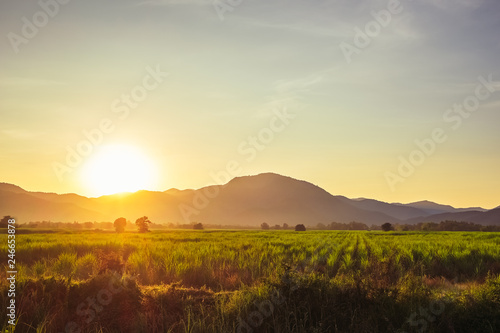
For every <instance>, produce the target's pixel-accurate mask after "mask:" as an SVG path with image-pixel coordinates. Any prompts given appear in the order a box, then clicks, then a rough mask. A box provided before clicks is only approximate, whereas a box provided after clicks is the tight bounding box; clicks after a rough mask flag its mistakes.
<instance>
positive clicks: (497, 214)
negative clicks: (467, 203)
mask: <svg viewBox="0 0 500 333" xmlns="http://www.w3.org/2000/svg"><path fill="white" fill-rule="evenodd" d="M441 221H458V222H472V223H477V224H482V225H498V226H500V208H496V209H492V210H488V211H477V210H472V211H465V212H458V213H441V214H435V215H430V216H426V217H423V218H414V219H409V220H407V221H406V223H409V224H415V223H419V222H435V223H439V222H441Z"/></svg>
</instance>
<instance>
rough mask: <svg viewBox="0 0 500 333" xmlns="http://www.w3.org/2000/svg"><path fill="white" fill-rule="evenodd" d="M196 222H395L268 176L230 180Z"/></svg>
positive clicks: (309, 187) (306, 186)
mask: <svg viewBox="0 0 500 333" xmlns="http://www.w3.org/2000/svg"><path fill="white" fill-rule="evenodd" d="M201 190H203V189H201ZM197 218H198V220H200V221H206V222H209V223H216V221H219V223H223V224H236V223H241V224H256V223H259V224H260V223H262V222H267V223H269V224H282V223H285V222H286V223H288V224H295V223H305V224H309V225H315V224H317V223H329V222H332V221H337V222H351V221H366V223H375V224H381V223H384V222H397V221H398V220H397V219H396V218H394V217H391V216H389V215H387V214H384V213H380V212H372V211H367V210H363V209H360V208H356V207H354V206H352V205H350V204H349V203H346V202H343V201H342V200H340V199H338V198H336V197H334V196H333V195H331V194H330V193H328V192H326V191H325V190H323V189H322V188H320V187H318V186H316V185H313V184H311V183H308V182H305V181H300V180H296V179H293V178H290V177H285V176H281V175H277V174H272V173H266V174H260V175H257V176H247V177H239V178H235V179H233V180H231V181H230V182H229V183H228V184H226V185H225V186H224V187H222V188H221V189H220V194H219V195H218V196H217V197H216V198H214V199H213V200H212V201H211V202H210V205H209V206H208V207H207V208H206V209H204V210H202V211H201V212H200V214H199V216H198V217H197Z"/></svg>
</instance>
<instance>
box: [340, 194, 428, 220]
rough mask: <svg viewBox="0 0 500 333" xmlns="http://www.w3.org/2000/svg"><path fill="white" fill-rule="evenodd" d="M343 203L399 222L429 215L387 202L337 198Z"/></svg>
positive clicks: (409, 207) (417, 209)
mask: <svg viewBox="0 0 500 333" xmlns="http://www.w3.org/2000/svg"><path fill="white" fill-rule="evenodd" d="M337 198H339V199H340V200H342V201H343V202H346V203H349V204H351V205H352V206H354V207H356V208H360V209H364V210H370V211H374V212H381V213H384V214H387V215H389V216H392V217H395V218H397V219H400V220H407V219H410V218H415V217H422V216H428V215H430V214H429V213H428V212H427V211H426V210H423V209H419V208H416V207H411V206H406V205H394V204H389V203H387V202H382V201H377V200H373V199H364V198H360V199H348V198H346V197H343V196H337Z"/></svg>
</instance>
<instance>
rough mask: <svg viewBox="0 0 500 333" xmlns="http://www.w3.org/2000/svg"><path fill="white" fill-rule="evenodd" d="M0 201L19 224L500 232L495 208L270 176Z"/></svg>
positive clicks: (0, 190) (5, 188) (0, 194)
mask: <svg viewBox="0 0 500 333" xmlns="http://www.w3.org/2000/svg"><path fill="white" fill-rule="evenodd" d="M210 193H212V194H210ZM214 193H216V194H217V195H215V196H214V195H213V194H214ZM16 195H17V196H16ZM0 199H2V200H1V201H0V212H1V213H0V215H1V214H2V213H3V214H4V215H11V216H15V215H17V216H18V218H19V219H21V220H24V221H41V220H52V221H54V220H61V222H73V221H80V222H85V221H104V220H106V221H114V219H116V218H117V217H120V216H125V217H127V218H130V219H134V218H136V217H137V216H143V215H147V216H149V217H150V219H151V220H153V221H155V222H156V223H181V224H182V223H192V222H203V223H209V224H227V225H248V226H255V225H260V223H262V222H267V223H269V224H282V223H288V224H289V225H292V224H295V223H297V224H298V223H303V224H306V225H309V226H312V225H316V224H317V223H324V224H327V223H330V222H334V221H335V222H343V223H348V222H351V221H357V222H363V223H366V224H368V225H370V224H376V225H380V224H382V223H385V222H390V223H412V224H413V223H419V222H433V221H437V220H439V219H454V220H462V219H466V220H467V221H469V220H470V221H469V222H474V223H476V222H477V221H480V224H484V223H493V224H498V225H500V209H499V210H498V212H497V211H495V209H493V210H486V209H483V208H480V207H476V208H475V207H473V208H455V207H453V206H449V205H442V204H438V203H435V202H431V201H425V200H424V201H417V202H413V203H409V204H401V203H387V202H383V201H378V200H374V199H367V198H357V199H350V198H347V197H345V196H341V195H332V194H331V193H329V192H328V191H326V190H325V189H323V188H321V187H320V186H318V185H315V184H312V183H310V182H307V181H305V180H299V179H295V178H292V177H289V176H283V175H280V174H276V173H272V172H268V173H262V174H258V175H248V176H241V177H236V178H233V179H231V180H230V181H229V182H227V183H226V184H224V185H211V186H206V187H202V188H200V189H185V190H180V189H175V188H171V189H168V190H166V191H147V190H141V191H137V192H133V193H120V194H112V195H106V196H101V197H96V198H93V197H85V196H81V195H78V194H75V193H65V194H57V193H50V192H31V191H26V190H24V189H23V188H21V187H19V186H17V185H14V184H9V183H0ZM26 207H29V208H28V209H26ZM492 211H493V212H492ZM486 213H487V214H486ZM438 222H440V221H438Z"/></svg>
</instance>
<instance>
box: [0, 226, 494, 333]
mask: <svg viewBox="0 0 500 333" xmlns="http://www.w3.org/2000/svg"><path fill="white" fill-rule="evenodd" d="M4 235H5V233H3V235H2V237H5V239H3V238H2V242H1V244H2V246H1V248H0V252H2V254H3V257H4V258H6V257H7V246H6V244H7V242H6V236H4ZM5 263H6V260H5ZM16 263H17V269H18V281H17V288H16V293H17V294H16V302H17V310H18V318H19V319H18V324H17V327H16V332H318V333H319V332H498V331H500V234H498V233H481V232H474V233H472V232H470V233H469V232H439V233H433V232H428V233H423V232H401V233H398V232H389V233H384V232H375V231H307V232H300V233H298V232H294V231H280V232H273V231H161V232H160V231H155V232H151V233H147V234H138V233H123V234H114V233H94V232H90V231H89V232H85V231H81V232H69V231H68V232H64V231H59V232H57V233H52V234H47V233H45V234H38V233H33V234H20V235H18V236H17V251H16ZM6 271H7V267H6V266H5V265H4V266H3V268H2V274H3V276H2V279H1V281H2V282H1V284H0V287H1V289H2V290H1V295H0V299H1V301H2V310H0V315H1V318H2V319H1V320H2V321H0V325H1V326H2V327H3V331H4V332H6V331H7V328H8V326H7V320H6V314H5V310H4V309H5V308H6V304H7V303H6V302H7V298H6V295H7V288H8V287H7V284H6V282H5V281H6V276H5V272H6Z"/></svg>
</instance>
